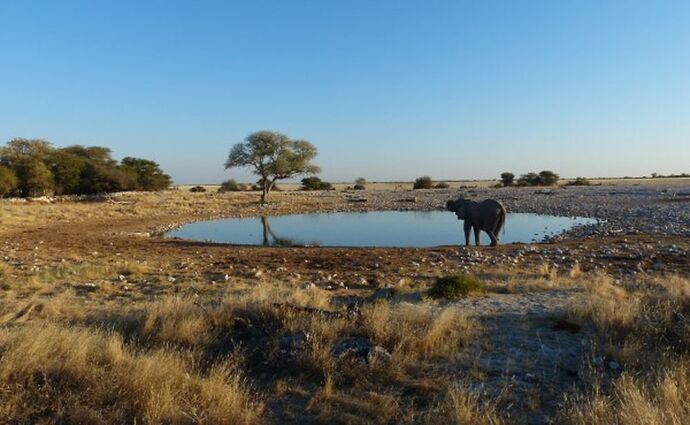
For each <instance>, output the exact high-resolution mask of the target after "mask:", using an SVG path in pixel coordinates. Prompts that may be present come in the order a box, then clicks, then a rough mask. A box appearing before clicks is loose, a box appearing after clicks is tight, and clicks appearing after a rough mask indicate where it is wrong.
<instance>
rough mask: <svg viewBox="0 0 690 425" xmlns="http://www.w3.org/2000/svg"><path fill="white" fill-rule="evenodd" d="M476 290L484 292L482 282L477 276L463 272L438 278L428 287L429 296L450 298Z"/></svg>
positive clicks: (463, 295)
mask: <svg viewBox="0 0 690 425" xmlns="http://www.w3.org/2000/svg"><path fill="white" fill-rule="evenodd" d="M476 292H484V283H483V282H482V281H481V280H479V279H478V278H477V277H474V276H472V275H470V274H466V273H463V274H454V275H450V276H443V277H440V278H438V279H437V280H436V282H435V283H434V285H433V286H432V287H431V288H430V289H429V296H431V297H432V298H446V299H451V300H452V299H456V298H460V297H465V296H467V295H469V294H471V293H476Z"/></svg>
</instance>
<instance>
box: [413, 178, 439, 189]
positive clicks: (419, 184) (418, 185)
mask: <svg viewBox="0 0 690 425" xmlns="http://www.w3.org/2000/svg"><path fill="white" fill-rule="evenodd" d="M433 185H434V181H433V180H431V177H429V176H422V177H418V178H417V179H416V180H415V181H414V185H413V186H412V188H413V189H431V188H432V187H433Z"/></svg>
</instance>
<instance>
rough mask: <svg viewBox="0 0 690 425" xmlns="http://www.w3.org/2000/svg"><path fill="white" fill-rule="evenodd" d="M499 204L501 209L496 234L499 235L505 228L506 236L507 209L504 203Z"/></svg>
mask: <svg viewBox="0 0 690 425" xmlns="http://www.w3.org/2000/svg"><path fill="white" fill-rule="evenodd" d="M498 205H499V211H498V220H497V221H496V229H495V231H494V235H496V236H498V234H499V233H500V231H501V229H503V235H504V236H505V234H506V228H505V224H506V209H505V207H504V206H503V205H501V204H498Z"/></svg>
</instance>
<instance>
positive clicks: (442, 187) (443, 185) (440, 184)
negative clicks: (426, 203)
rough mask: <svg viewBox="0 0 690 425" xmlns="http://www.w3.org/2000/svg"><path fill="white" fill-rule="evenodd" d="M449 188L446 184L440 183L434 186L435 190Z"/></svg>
mask: <svg viewBox="0 0 690 425" xmlns="http://www.w3.org/2000/svg"><path fill="white" fill-rule="evenodd" d="M448 188H450V185H449V184H448V183H446V182H439V183H436V185H435V186H434V189H448Z"/></svg>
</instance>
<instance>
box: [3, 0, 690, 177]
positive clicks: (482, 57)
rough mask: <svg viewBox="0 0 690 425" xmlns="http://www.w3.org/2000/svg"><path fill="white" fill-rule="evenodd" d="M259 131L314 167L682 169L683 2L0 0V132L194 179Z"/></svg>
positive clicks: (451, 173) (452, 173)
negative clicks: (290, 145)
mask: <svg viewBox="0 0 690 425" xmlns="http://www.w3.org/2000/svg"><path fill="white" fill-rule="evenodd" d="M260 129H273V130H277V131H281V132H284V133H286V134H288V135H290V136H292V137H295V138H303V139H307V140H310V141H312V142H313V143H314V144H315V145H316V146H317V147H318V148H319V151H320V154H319V157H318V159H317V161H316V162H317V163H318V164H319V165H320V166H322V168H323V173H322V177H323V178H325V179H328V180H332V181H351V180H353V179H354V178H355V177H357V176H364V177H366V178H367V179H369V180H410V179H413V178H414V177H416V176H419V175H422V174H429V175H431V176H433V177H434V178H436V179H466V178H490V177H497V176H498V174H500V172H502V171H513V172H514V173H515V174H521V173H524V172H527V171H539V170H542V169H552V170H554V171H557V172H559V173H560V174H561V175H564V176H580V175H586V176H623V175H644V174H646V175H649V174H650V173H652V172H659V173H671V172H688V171H690V2H688V1H658V2H657V1H654V2H651V1H644V2H642V1H632V0H625V1H601V0H598V1H586V0H585V1H552V0H548V1H547V0H545V1H517V0H516V1H491V0H489V1H486V0H485V1H479V0H478V1H460V0H456V1H433V0H432V1H422V0H419V1H404V0H399V1H382V0H379V1H356V0H352V1H327V0H321V1H317V0H314V1H288V0H280V1H279V0H275V1H260V0H252V1H249V0H246V1H236V2H233V1H218V2H214V1H184V2H182V1H179V2H177V1H122V0H118V1H97V0H93V1H80V2H77V1H27V0H21V1H20V0H16V1H15V0H0V141H3V142H4V141H7V140H9V139H11V138H13V137H29V138H34V137H35V138H45V139H48V140H50V141H51V142H53V143H54V144H55V145H57V146H66V145H71V144H85V145H103V146H109V147H111V148H112V149H113V151H114V154H115V156H116V157H122V156H126V155H132V156H139V157H145V158H150V159H154V160H156V161H158V162H159V163H160V164H161V165H162V166H163V168H164V169H165V170H166V171H167V172H169V173H170V174H171V175H172V176H173V178H174V179H175V181H176V182H177V183H201V182H204V183H206V182H208V183H211V182H219V181H221V180H223V179H226V178H229V177H234V178H237V179H239V180H248V179H249V175H248V173H247V172H246V171H232V172H228V171H225V170H224V169H223V162H224V160H225V158H226V156H227V153H228V151H229V149H230V147H231V146H232V145H233V144H234V143H236V142H239V141H241V140H242V139H243V138H244V137H245V136H246V135H247V134H249V133H251V132H253V131H256V130H260Z"/></svg>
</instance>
